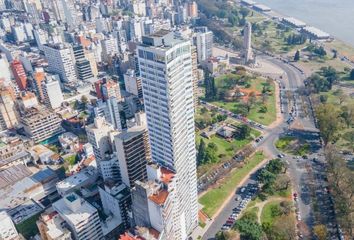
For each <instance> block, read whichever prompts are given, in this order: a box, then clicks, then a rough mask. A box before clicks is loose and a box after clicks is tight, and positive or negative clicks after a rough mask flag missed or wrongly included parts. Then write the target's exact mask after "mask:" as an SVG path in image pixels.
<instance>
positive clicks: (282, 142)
mask: <svg viewBox="0 0 354 240" xmlns="http://www.w3.org/2000/svg"><path fill="white" fill-rule="evenodd" d="M275 146H276V147H277V148H278V149H279V150H280V151H282V152H285V153H288V154H292V155H297V156H303V155H306V154H307V153H309V151H310V144H309V143H307V142H303V141H301V140H299V139H297V138H295V137H291V136H286V137H282V138H279V140H278V141H277V142H276V143H275Z"/></svg>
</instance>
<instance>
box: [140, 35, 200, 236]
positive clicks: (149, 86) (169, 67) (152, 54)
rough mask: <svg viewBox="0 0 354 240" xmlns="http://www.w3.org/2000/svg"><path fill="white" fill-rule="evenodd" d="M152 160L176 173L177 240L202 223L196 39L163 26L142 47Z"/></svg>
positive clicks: (146, 38) (142, 69)
mask: <svg viewBox="0 0 354 240" xmlns="http://www.w3.org/2000/svg"><path fill="white" fill-rule="evenodd" d="M137 54H138V59H139V67H140V73H141V78H142V86H143V94H144V105H145V112H146V115H147V123H148V132H149V140H150V146H151V156H152V161H153V162H155V163H158V164H160V165H162V166H163V167H164V168H166V169H170V170H171V171H173V172H174V173H175V177H176V179H177V181H176V192H175V197H174V198H175V199H174V205H173V211H174V212H173V214H172V217H173V224H174V239H186V238H187V236H188V234H189V233H190V232H191V231H192V230H193V229H194V228H195V227H196V226H197V224H198V202H197V175H196V150H195V132H194V108H193V77H192V59H191V43H190V41H184V40H181V39H177V38H175V37H174V36H173V33H172V32H168V31H166V30H160V31H158V32H156V33H155V34H153V35H151V36H144V37H143V43H142V44H141V45H139V46H138V47H137Z"/></svg>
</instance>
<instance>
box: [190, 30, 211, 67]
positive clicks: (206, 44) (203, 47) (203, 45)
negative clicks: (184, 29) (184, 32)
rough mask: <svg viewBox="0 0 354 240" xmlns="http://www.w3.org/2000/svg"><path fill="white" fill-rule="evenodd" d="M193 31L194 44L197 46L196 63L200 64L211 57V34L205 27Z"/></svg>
mask: <svg viewBox="0 0 354 240" xmlns="http://www.w3.org/2000/svg"><path fill="white" fill-rule="evenodd" d="M195 30H196V33H195V36H194V44H195V45H196V46H197V55H198V63H199V64H201V63H202V62H204V61H206V60H207V59H208V58H210V57H211V56H212V55H213V32H211V31H209V30H208V28H207V27H199V28H196V29H195Z"/></svg>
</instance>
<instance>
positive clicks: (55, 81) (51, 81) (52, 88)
mask: <svg viewBox="0 0 354 240" xmlns="http://www.w3.org/2000/svg"><path fill="white" fill-rule="evenodd" d="M46 79H47V81H46V82H42V90H43V96H44V102H45V104H46V105H47V106H48V107H50V108H51V109H56V108H59V107H60V106H61V104H62V103H63V102H64V96H63V92H62V91H61V87H60V82H59V76H58V75H52V76H49V75H47V77H46Z"/></svg>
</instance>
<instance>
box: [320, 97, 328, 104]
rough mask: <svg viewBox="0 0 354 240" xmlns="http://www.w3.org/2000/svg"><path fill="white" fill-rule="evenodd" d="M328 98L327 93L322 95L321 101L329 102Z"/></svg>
mask: <svg viewBox="0 0 354 240" xmlns="http://www.w3.org/2000/svg"><path fill="white" fill-rule="evenodd" d="M327 99H328V96H327V95H320V102H321V103H326V102H327Z"/></svg>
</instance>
